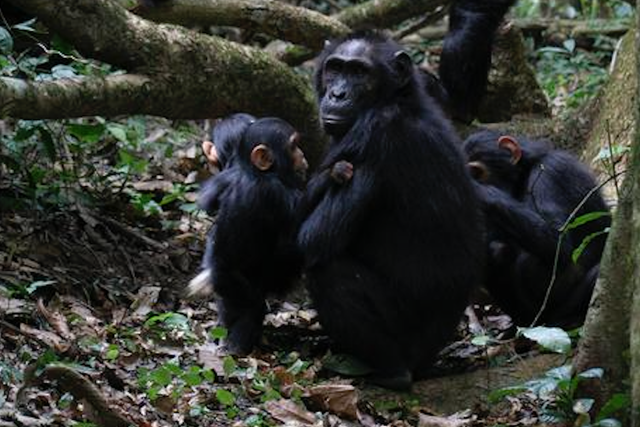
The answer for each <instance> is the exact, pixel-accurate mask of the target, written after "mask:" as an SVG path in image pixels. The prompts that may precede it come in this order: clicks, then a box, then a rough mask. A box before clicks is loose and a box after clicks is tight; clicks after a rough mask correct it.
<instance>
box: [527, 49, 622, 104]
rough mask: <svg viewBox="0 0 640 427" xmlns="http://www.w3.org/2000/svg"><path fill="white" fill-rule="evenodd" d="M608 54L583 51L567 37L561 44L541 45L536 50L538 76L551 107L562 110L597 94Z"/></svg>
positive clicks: (605, 71)
mask: <svg viewBox="0 0 640 427" xmlns="http://www.w3.org/2000/svg"><path fill="white" fill-rule="evenodd" d="M609 58H610V54H609V53H605V52H587V51H584V50H582V49H578V48H576V43H575V40H573V39H567V40H565V42H564V43H563V45H562V47H543V48H541V49H539V50H538V51H537V52H536V69H537V71H538V79H539V80H540V84H541V86H542V88H543V89H544V91H545V92H546V93H547V95H548V96H549V98H550V99H551V100H552V104H553V105H554V107H556V108H558V109H561V108H562V107H566V111H565V109H563V111H564V112H565V113H568V112H570V110H572V109H575V108H577V107H579V106H581V105H583V104H584V102H585V101H587V100H589V99H591V98H592V97H593V96H594V95H596V94H597V93H598V90H599V89H600V87H601V86H602V85H603V84H604V82H605V81H606V80H607V76H608V73H607V69H606V63H607V61H608V60H609Z"/></svg>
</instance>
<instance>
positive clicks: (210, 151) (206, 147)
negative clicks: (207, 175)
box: [202, 140, 220, 167]
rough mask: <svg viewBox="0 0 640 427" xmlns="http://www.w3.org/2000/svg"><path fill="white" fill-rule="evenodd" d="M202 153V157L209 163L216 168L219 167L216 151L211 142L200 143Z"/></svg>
mask: <svg viewBox="0 0 640 427" xmlns="http://www.w3.org/2000/svg"><path fill="white" fill-rule="evenodd" d="M202 151H203V152H204V156H205V157H206V158H207V160H208V161H209V163H211V164H212V165H214V166H216V167H219V166H220V159H219V158H218V150H216V146H215V145H214V143H213V142H212V141H209V140H205V141H202Z"/></svg>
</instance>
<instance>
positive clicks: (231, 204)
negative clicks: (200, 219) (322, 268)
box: [199, 118, 302, 354]
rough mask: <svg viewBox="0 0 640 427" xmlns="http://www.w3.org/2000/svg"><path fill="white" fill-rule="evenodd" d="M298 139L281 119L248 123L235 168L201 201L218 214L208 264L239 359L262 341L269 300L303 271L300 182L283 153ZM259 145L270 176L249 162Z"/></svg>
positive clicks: (207, 188) (218, 178) (220, 177)
mask: <svg viewBox="0 0 640 427" xmlns="http://www.w3.org/2000/svg"><path fill="white" fill-rule="evenodd" d="M294 132H295V130H294V129H293V128H292V127H291V126H290V125H289V124H288V123H286V122H284V121H283V120H280V119H276V118H263V119H259V120H257V121H255V122H254V123H252V124H250V125H249V126H248V127H247V129H246V131H245V132H244V133H243V134H242V138H241V141H240V144H239V146H238V154H237V159H236V161H235V162H234V163H233V164H232V165H231V166H230V167H228V168H227V169H225V170H224V171H222V172H221V173H219V174H218V175H216V176H214V177H213V178H211V179H210V180H209V181H208V182H207V183H206V185H205V187H204V188H203V190H202V192H201V194H200V199H199V203H200V205H201V207H202V208H204V209H206V210H207V211H208V212H211V213H214V212H218V216H217V220H216V227H215V228H214V234H213V239H212V240H213V241H215V245H214V247H213V249H212V250H211V251H209V253H210V256H211V257H212V259H211V260H209V262H208V265H209V266H211V269H212V272H211V280H212V283H213V286H214V290H215V292H216V293H217V295H218V296H219V301H218V311H219V313H218V314H219V316H220V320H221V323H222V325H223V326H225V327H226V328H227V329H228V332H229V334H228V337H227V347H228V348H229V350H230V351H231V352H232V353H235V354H247V353H249V352H250V351H251V349H252V348H253V346H254V345H255V344H256V343H257V342H258V341H259V339H260V335H261V331H262V321H263V318H264V315H265V309H266V308H265V297H266V296H267V294H270V293H276V294H280V293H283V292H284V291H286V290H287V289H288V288H289V287H290V286H291V285H292V284H293V281H294V279H295V278H296V277H297V275H298V273H299V270H300V267H301V262H302V259H301V256H300V255H299V253H298V251H297V250H296V247H295V210H296V208H297V204H298V201H299V199H300V196H301V192H300V190H299V187H300V186H301V182H300V179H299V178H298V177H297V175H296V173H295V171H294V169H293V161H292V157H291V155H290V153H289V152H288V151H287V149H286V143H287V141H288V140H289V138H290V137H291V135H292V134H293V133H294ZM257 144H265V145H267V146H268V147H269V148H270V149H271V150H272V152H273V153H274V157H275V163H274V165H273V167H272V168H271V169H270V170H269V171H266V172H262V171H259V170H258V169H257V168H255V167H254V166H253V165H252V163H251V161H250V154H251V150H252V149H253V148H254V147H255V146H256V145H257Z"/></svg>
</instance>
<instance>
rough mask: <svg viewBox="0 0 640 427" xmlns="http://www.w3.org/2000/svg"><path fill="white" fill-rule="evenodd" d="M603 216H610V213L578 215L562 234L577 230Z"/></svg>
mask: <svg viewBox="0 0 640 427" xmlns="http://www.w3.org/2000/svg"><path fill="white" fill-rule="evenodd" d="M603 216H611V212H608V211H597V212H589V213H586V214H584V215H580V216H579V217H577V218H574V219H573V221H571V222H570V223H569V224H567V226H566V227H565V229H564V230H562V231H563V232H566V231H569V230H573V229H574V228H578V227H580V226H581V225H584V224H586V223H588V222H591V221H595V220H597V219H600V218H602V217H603Z"/></svg>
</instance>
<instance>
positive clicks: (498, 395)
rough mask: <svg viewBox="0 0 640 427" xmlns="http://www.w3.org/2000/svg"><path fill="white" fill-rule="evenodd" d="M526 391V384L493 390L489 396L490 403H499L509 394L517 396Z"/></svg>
mask: <svg viewBox="0 0 640 427" xmlns="http://www.w3.org/2000/svg"><path fill="white" fill-rule="evenodd" d="M525 391H527V387H525V386H513V387H505V388H501V389H498V390H494V391H492V392H491V393H489V395H488V396H487V399H488V400H489V402H490V403H498V402H499V401H501V400H502V399H504V398H505V397H507V396H515V395H517V394H521V393H524V392H525Z"/></svg>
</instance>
